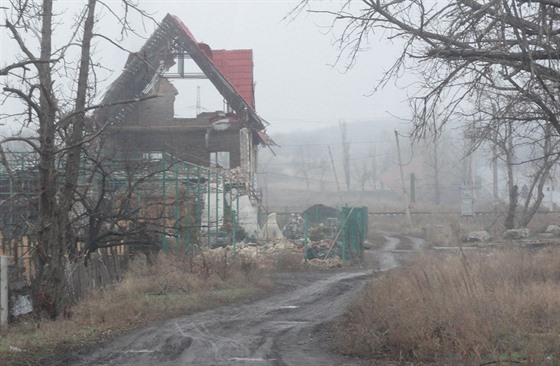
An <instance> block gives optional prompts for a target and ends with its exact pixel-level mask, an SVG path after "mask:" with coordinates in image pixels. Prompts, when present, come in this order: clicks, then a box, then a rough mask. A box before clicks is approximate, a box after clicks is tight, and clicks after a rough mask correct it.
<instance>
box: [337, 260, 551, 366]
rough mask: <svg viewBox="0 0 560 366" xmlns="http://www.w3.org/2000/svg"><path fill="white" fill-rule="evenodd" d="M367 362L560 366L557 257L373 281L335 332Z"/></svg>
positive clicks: (420, 267) (343, 346) (440, 267)
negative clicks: (368, 360)
mask: <svg viewBox="0 0 560 366" xmlns="http://www.w3.org/2000/svg"><path fill="white" fill-rule="evenodd" d="M338 333H339V336H338V338H339V339H340V342H339V349H340V350H341V351H342V352H344V353H349V354H354V355H359V356H362V357H366V358H370V359H389V360H393V361H413V362H436V363H445V364H453V365H465V364H466V365H480V364H482V363H484V362H496V363H499V362H500V361H502V362H505V363H504V364H510V362H512V361H513V362H521V363H523V364H525V365H558V364H560V250H559V249H543V250H541V251H539V252H536V253H527V252H523V251H520V250H511V251H506V252H497V253H493V254H490V255H488V254H473V255H469V256H468V257H467V256H465V255H463V254H461V255H457V256H453V257H447V258H424V259H421V260H419V261H418V262H416V263H415V264H414V265H412V266H411V267H409V268H404V269H399V270H396V271H395V272H392V273H389V274H387V276H385V277H384V278H382V279H380V280H377V281H374V282H373V283H371V284H370V285H369V286H368V287H367V288H366V289H365V291H364V293H363V295H362V296H361V298H360V299H359V300H358V301H357V302H356V303H355V304H354V305H353V306H352V307H351V308H350V310H349V311H348V312H347V314H346V315H345V318H344V320H343V321H342V322H341V323H340V325H339V326H338Z"/></svg>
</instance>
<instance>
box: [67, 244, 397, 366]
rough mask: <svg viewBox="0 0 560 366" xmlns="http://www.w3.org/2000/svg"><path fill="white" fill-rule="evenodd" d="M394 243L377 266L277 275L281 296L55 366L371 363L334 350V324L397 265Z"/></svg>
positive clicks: (164, 327) (198, 317) (146, 332)
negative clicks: (380, 274)
mask: <svg viewBox="0 0 560 366" xmlns="http://www.w3.org/2000/svg"><path fill="white" fill-rule="evenodd" d="M395 240H397V242H398V239H396V238H391V237H387V242H386V245H385V246H384V247H383V248H381V249H379V250H378V251H376V252H377V254H378V255H379V267H378V268H368V269H361V270H354V271H346V272H326V271H322V272H302V273H283V274H277V275H275V278H274V279H275V281H276V282H277V284H278V286H279V288H280V293H278V294H276V295H273V296H271V297H268V298H266V299H263V300H260V301H256V302H253V303H250V304H244V305H235V306H227V307H222V308H219V309H216V310H212V311H207V312H202V313H198V314H193V315H190V316H186V317H182V318H177V319H173V320H169V321H166V322H162V323H158V324H156V325H152V326H150V327H146V328H143V329H140V330H138V331H136V332H134V333H131V334H128V335H125V336H121V337H119V338H116V339H114V340H112V341H111V342H107V343H105V344H102V345H101V346H99V347H97V348H96V349H95V350H93V351H90V352H89V353H88V352H86V351H85V350H82V351H78V352H75V353H72V354H68V355H66V357H65V359H59V360H57V361H58V364H62V365H135V366H140V365H162V366H163V365H255V366H258V365H294V366H296V365H298V366H299V365H306V366H315V365H317V366H322V365H347V366H350V365H367V364H368V363H367V362H365V361H363V360H359V359H354V358H350V357H346V356H343V355H340V354H338V353H336V351H334V350H333V343H334V340H333V339H332V333H331V332H329V328H330V327H331V325H332V324H333V321H334V320H336V318H338V317H339V316H340V315H341V314H342V313H343V312H344V311H345V309H346V308H347V307H348V305H349V304H350V302H351V300H352V299H353V298H354V297H355V296H356V295H357V294H358V293H359V291H360V289H361V288H362V286H363V285H364V284H365V283H366V282H367V281H368V280H371V279H372V277H373V276H374V275H375V273H376V272H377V271H378V270H383V269H388V268H391V267H394V266H397V265H398V262H399V260H398V256H399V254H398V253H393V250H392V248H394V245H396V242H395ZM370 255H371V254H370ZM374 255H375V254H374ZM357 341H359V340H357Z"/></svg>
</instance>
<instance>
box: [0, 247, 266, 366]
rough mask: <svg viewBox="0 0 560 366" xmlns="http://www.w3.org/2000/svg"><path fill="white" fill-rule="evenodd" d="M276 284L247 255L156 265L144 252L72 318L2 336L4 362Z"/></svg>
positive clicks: (35, 359) (165, 258)
mask: <svg viewBox="0 0 560 366" xmlns="http://www.w3.org/2000/svg"><path fill="white" fill-rule="evenodd" d="M270 289H272V282H271V281H270V280H267V279H266V277H264V276H262V273H259V272H258V270H257V268H256V265H255V264H254V263H253V262H251V261H250V260H247V259H245V258H239V257H238V258H235V260H233V259H232V258H231V256H230V255H229V253H227V252H223V253H219V254H216V253H214V254H207V255H204V256H199V257H197V258H196V259H192V258H188V257H184V256H174V255H160V256H158V257H157V258H155V261H154V264H153V265H147V264H146V261H145V260H142V258H139V259H137V260H135V261H133V262H132V264H131V268H130V270H129V271H128V272H127V274H126V276H125V277H124V279H123V280H122V281H121V282H120V283H118V284H116V285H115V286H114V287H112V288H105V289H102V290H95V291H90V293H89V294H88V296H87V297H86V298H85V299H84V300H83V301H81V302H80V303H79V304H78V305H76V306H75V307H74V308H73V309H72V312H73V316H72V318H71V319H60V320H57V321H54V322H51V321H41V322H39V323H37V322H34V321H32V320H29V321H27V322H20V323H18V324H16V325H14V326H11V327H10V328H9V329H8V331H4V332H3V333H2V338H1V339H0V364H1V365H9V364H13V365H20V364H36V363H39V362H40V361H41V359H44V358H45V357H49V356H50V355H52V354H53V353H55V352H60V351H61V350H64V349H73V348H76V347H80V346H83V345H86V344H88V343H92V342H96V341H100V340H103V339H107V338H110V337H112V336H114V335H117V334H120V333H122V332H124V331H127V330H131V329H134V328H136V327H138V326H140V325H144V324H148V323H150V322H154V321H157V320H161V319H166V318H172V317H176V316H181V315H186V314H190V313H193V312H195V311H201V310H206V309H210V308H214V307H218V306H221V305H224V304H228V303H233V302H235V301H240V300H243V299H248V298H254V297H256V296H258V295H260V294H263V293H264V292H266V291H267V290H270Z"/></svg>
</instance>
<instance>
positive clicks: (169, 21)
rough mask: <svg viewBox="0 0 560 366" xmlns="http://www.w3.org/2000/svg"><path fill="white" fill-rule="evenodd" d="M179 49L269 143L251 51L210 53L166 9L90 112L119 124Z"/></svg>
mask: <svg viewBox="0 0 560 366" xmlns="http://www.w3.org/2000/svg"><path fill="white" fill-rule="evenodd" d="M179 54H188V56H190V57H191V58H192V60H193V61H194V62H195V63H196V64H197V66H198V67H199V68H200V69H201V70H202V72H203V73H204V74H205V75H206V77H207V78H208V79H209V80H210V81H211V82H212V84H213V85H214V87H215V88H216V89H217V90H218V92H219V93H220V94H221V95H222V96H223V97H224V99H225V100H226V101H227V103H228V105H229V106H230V107H231V108H232V110H233V111H234V112H235V114H236V115H237V116H238V117H239V118H240V119H241V121H242V123H244V124H245V125H246V126H247V127H249V128H250V129H252V130H254V131H255V132H257V133H258V135H259V137H260V142H261V143H263V144H269V142H270V141H269V139H268V138H267V136H266V134H265V133H264V129H265V124H266V122H265V121H264V120H262V119H261V118H260V117H259V116H258V115H257V113H256V112H255V109H254V93H253V78H252V51H251V50H235V51H228V50H217V51H214V52H212V50H211V49H210V47H208V46H207V45H205V44H203V43H198V42H197V41H196V40H195V38H194V36H193V35H192V34H191V32H190V31H189V29H188V28H187V27H186V26H185V24H184V23H183V22H182V21H181V20H180V19H179V18H177V17H176V16H173V15H170V14H167V15H166V17H165V18H164V19H163V21H162V22H161V23H160V25H159V27H158V28H157V29H156V31H155V32H154V33H153V34H152V35H151V37H150V38H149V39H148V40H147V42H146V43H145V44H144V46H143V47H142V49H141V50H140V51H139V52H137V53H134V54H131V55H130V56H129V59H128V61H127V63H126V66H125V68H124V71H123V73H122V74H121V75H120V76H119V77H118V78H117V79H116V80H115V81H114V82H113V83H112V84H111V86H110V87H109V89H108V90H107V92H106V94H105V96H104V98H103V101H102V105H103V107H102V108H100V109H98V110H97V111H96V113H95V116H96V119H97V120H98V121H100V122H101V123H106V122H107V121H109V122H110V124H111V125H113V126H115V125H118V124H120V122H122V121H123V119H125V117H126V115H127V113H128V112H130V111H131V109H132V108H133V105H134V103H131V102H133V101H138V100H141V99H142V98H144V97H145V96H147V95H148V93H149V92H150V90H151V89H152V88H153V86H154V85H155V83H156V82H157V80H158V79H159V78H161V77H162V75H163V73H165V72H166V71H167V70H169V69H170V68H171V67H172V66H173V65H174V64H175V60H174V59H175V57H176V55H179ZM249 63H250V64H249ZM249 73H250V75H249Z"/></svg>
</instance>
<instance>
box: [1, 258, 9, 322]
mask: <svg viewBox="0 0 560 366" xmlns="http://www.w3.org/2000/svg"><path fill="white" fill-rule="evenodd" d="M8 312H9V309H8V257H6V256H4V255H3V256H0V326H1V327H2V328H6V327H7V326H8Z"/></svg>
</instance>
